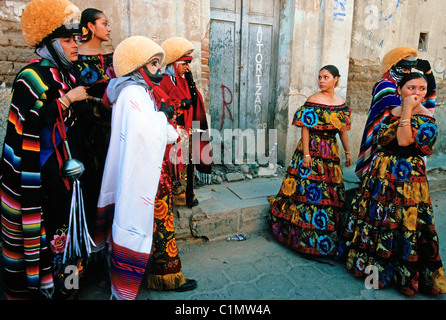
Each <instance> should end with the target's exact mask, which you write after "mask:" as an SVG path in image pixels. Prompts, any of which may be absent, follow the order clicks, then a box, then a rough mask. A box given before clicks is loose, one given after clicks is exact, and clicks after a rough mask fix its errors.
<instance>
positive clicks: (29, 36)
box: [21, 0, 81, 47]
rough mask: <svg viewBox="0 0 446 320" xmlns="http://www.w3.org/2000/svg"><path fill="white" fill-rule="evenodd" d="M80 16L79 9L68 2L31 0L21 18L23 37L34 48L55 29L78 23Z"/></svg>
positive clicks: (62, 0)
mask: <svg viewBox="0 0 446 320" xmlns="http://www.w3.org/2000/svg"><path fill="white" fill-rule="evenodd" d="M80 16H81V12H80V10H79V8H78V7H77V6H75V5H74V4H72V3H71V2H70V1H68V0H32V1H31V2H30V3H28V4H27V5H26V7H25V9H24V10H23V14H22V18H21V26H22V34H23V37H24V38H25V41H26V43H27V44H28V45H29V46H31V47H35V46H37V45H38V44H39V43H40V42H41V41H42V40H43V39H45V37H47V36H48V35H50V34H51V33H52V32H53V31H55V30H56V29H57V28H59V27H61V26H64V25H65V26H67V28H69V27H70V26H69V25H71V24H75V23H79V20H80Z"/></svg>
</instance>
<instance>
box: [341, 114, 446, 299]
mask: <svg viewBox="0 0 446 320" xmlns="http://www.w3.org/2000/svg"><path fill="white" fill-rule="evenodd" d="M398 124H399V118H398V117H395V116H392V115H390V116H389V117H387V118H386V119H384V121H383V124H382V127H381V130H380V132H379V135H378V144H379V145H380V147H381V150H380V151H379V152H378V153H377V154H376V155H375V157H374V159H373V161H372V163H371V165H370V168H369V171H368V172H367V173H366V175H365V176H364V179H363V181H362V183H361V185H360V187H359V191H358V193H357V194H356V196H355V197H354V200H353V203H352V212H351V214H350V215H349V217H348V220H347V223H346V229H345V232H344V236H345V239H346V240H347V242H346V245H347V246H348V248H349V252H348V258H347V269H348V270H351V271H352V273H353V274H354V275H355V276H363V275H364V270H365V268H366V267H367V266H375V267H377V268H378V271H379V286H380V288H384V287H387V286H389V285H390V284H395V285H396V287H397V288H398V289H399V290H400V291H401V292H402V293H403V294H406V295H413V294H416V293H417V292H418V291H419V290H422V291H425V292H428V293H433V294H438V293H446V281H445V274H444V269H443V265H442V262H441V259H440V255H439V245H438V235H437V233H436V231H435V225H434V216H433V210H432V205H431V199H430V195H429V187H428V181H427V178H426V168H425V164H424V161H423V158H422V157H423V156H425V155H430V154H432V151H433V147H434V144H435V140H436V137H437V126H436V124H435V119H434V118H432V117H428V116H421V115H415V116H412V117H411V124H412V130H413V136H414V137H415V142H414V143H413V144H412V145H410V146H407V147H400V146H399V145H398V142H397V140H396V130H397V128H398Z"/></svg>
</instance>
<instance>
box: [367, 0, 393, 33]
mask: <svg viewBox="0 0 446 320" xmlns="http://www.w3.org/2000/svg"><path fill="white" fill-rule="evenodd" d="M400 1H401V0H385V1H384V0H374V1H367V5H366V7H365V10H364V13H365V14H366V18H365V21H364V25H365V28H366V29H367V30H376V29H379V26H380V23H385V22H388V21H390V20H392V18H393V17H394V16H395V15H396V13H397V11H398V9H399V8H400V4H401V3H400Z"/></svg>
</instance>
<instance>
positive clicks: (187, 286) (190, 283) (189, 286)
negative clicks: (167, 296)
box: [175, 279, 197, 292]
mask: <svg viewBox="0 0 446 320" xmlns="http://www.w3.org/2000/svg"><path fill="white" fill-rule="evenodd" d="M196 287H197V281H196V280H194V279H186V283H184V284H182V285H181V286H179V287H178V288H176V289H175V291H177V292H184V291H189V290H194V289H195V288H196Z"/></svg>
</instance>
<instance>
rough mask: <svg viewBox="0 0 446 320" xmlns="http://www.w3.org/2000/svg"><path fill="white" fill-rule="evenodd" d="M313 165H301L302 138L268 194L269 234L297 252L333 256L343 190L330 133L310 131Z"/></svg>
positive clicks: (337, 152) (335, 144) (335, 146)
mask: <svg viewBox="0 0 446 320" xmlns="http://www.w3.org/2000/svg"><path fill="white" fill-rule="evenodd" d="M310 155H311V156H312V161H313V165H312V167H311V168H310V169H306V168H305V167H303V166H302V160H303V153H302V141H300V142H299V144H298V146H297V148H296V151H295V152H294V155H293V157H292V159H291V162H290V165H289V167H288V169H287V172H286V174H285V177H284V179H283V182H282V186H281V188H280V190H279V192H278V194H277V195H276V196H275V197H269V198H268V200H269V202H270V204H271V210H270V212H269V213H268V216H267V220H268V222H269V225H270V228H271V233H272V235H273V236H274V237H275V238H277V239H278V240H279V241H280V242H282V243H284V244H286V245H287V246H290V247H291V248H292V249H295V250H297V251H299V252H303V253H307V254H312V255H335V254H336V253H337V248H338V240H339V239H338V230H339V227H340V225H341V221H342V214H343V212H344V198H345V189H344V182H343V178H342V169H341V167H340V166H339V164H340V159H339V147H338V143H337V140H336V136H335V134H334V133H332V134H322V133H321V134H315V133H311V132H310Z"/></svg>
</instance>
